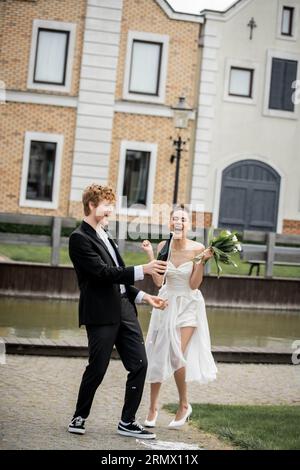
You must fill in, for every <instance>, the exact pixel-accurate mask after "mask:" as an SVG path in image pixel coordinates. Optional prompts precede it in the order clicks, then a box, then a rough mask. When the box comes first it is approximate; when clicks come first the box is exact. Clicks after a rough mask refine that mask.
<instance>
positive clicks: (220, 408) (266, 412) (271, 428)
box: [165, 404, 300, 450]
mask: <svg viewBox="0 0 300 470" xmlns="http://www.w3.org/2000/svg"><path fill="white" fill-rule="evenodd" d="M192 407H193V414H192V419H191V422H192V424H194V425H195V426H197V427H198V428H199V429H201V430H203V431H206V432H209V433H211V434H215V435H217V436H218V437H219V438H221V439H223V440H226V441H227V442H230V443H231V444H233V445H235V446H237V448H240V449H248V450H300V406H288V405H278V406H271V405H259V406H250V405H246V406H242V405H211V404H203V405H202V404H201V405H199V404H192ZM165 408H166V409H167V410H168V411H170V412H172V413H175V412H176V410H177V405H173V404H170V405H166V406H165Z"/></svg>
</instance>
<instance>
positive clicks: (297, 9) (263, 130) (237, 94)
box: [191, 0, 300, 234]
mask: <svg viewBox="0 0 300 470" xmlns="http://www.w3.org/2000/svg"><path fill="white" fill-rule="evenodd" d="M203 13H204V14H205V18H206V22H205V27H204V28H203V30H202V31H203V34H202V45H203V61H202V65H201V83H200V98H199V112H198V123H197V131H196V148H195V157H194V166H193V183H192V192H191V201H192V202H193V203H196V202H198V203H202V204H203V205H204V207H205V209H206V212H208V213H211V218H212V223H213V225H214V226H215V227H217V226H219V227H235V228H237V229H249V230H265V231H274V232H278V233H282V232H284V233H298V234H299V233H300V158H299V142H300V140H299V139H300V121H299V107H300V106H299V104H297V103H294V102H293V101H294V100H293V95H294V93H295V91H296V90H295V88H293V86H295V81H296V80H299V74H300V66H299V61H300V31H299V24H300V17H299V13H300V2H299V1H298V0H264V1H263V2H261V1H260V0H240V1H239V2H235V3H234V4H233V5H232V7H231V8H229V9H228V10H227V11H226V12H223V13H221V12H209V11H206V12H203ZM298 94H299V93H298Z"/></svg>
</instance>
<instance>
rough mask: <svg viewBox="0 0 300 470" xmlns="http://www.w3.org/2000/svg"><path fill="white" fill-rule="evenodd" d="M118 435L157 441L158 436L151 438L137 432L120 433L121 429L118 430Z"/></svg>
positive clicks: (151, 436)
mask: <svg viewBox="0 0 300 470" xmlns="http://www.w3.org/2000/svg"><path fill="white" fill-rule="evenodd" d="M117 433H118V434H121V436H127V437H138V438H139V439H156V434H151V435H150V436H149V435H147V434H144V435H143V434H139V433H136V432H129V431H128V432H127V431H120V430H119V429H118V430H117Z"/></svg>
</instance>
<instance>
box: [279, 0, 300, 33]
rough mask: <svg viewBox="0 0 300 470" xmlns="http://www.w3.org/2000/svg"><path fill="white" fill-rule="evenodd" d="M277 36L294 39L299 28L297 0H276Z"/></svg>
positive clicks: (299, 8)
mask: <svg viewBox="0 0 300 470" xmlns="http://www.w3.org/2000/svg"><path fill="white" fill-rule="evenodd" d="M277 2H278V13H277V38H278V39H280V40H284V41H296V40H297V37H298V28H299V11H300V5H299V0H277Z"/></svg>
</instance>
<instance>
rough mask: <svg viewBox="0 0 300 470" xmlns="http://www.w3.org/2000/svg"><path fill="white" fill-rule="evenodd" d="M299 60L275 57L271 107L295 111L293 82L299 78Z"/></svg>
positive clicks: (273, 61)
mask: <svg viewBox="0 0 300 470" xmlns="http://www.w3.org/2000/svg"><path fill="white" fill-rule="evenodd" d="M297 68H298V62H297V61H295V60H285V59H277V58H273V60H272V76H271V87H270V100H269V108H270V109H280V110H283V111H291V112H293V111H294V103H293V102H292V95H293V93H294V89H293V88H292V83H293V82H294V81H295V80H296V79H297Z"/></svg>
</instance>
